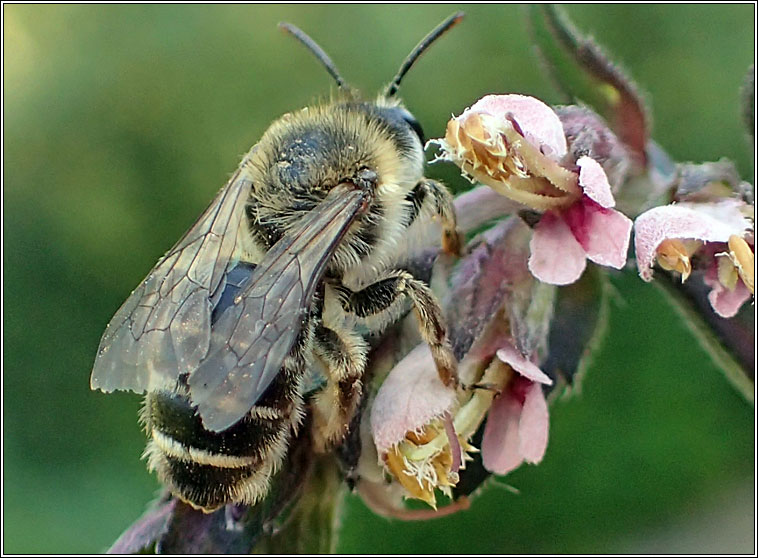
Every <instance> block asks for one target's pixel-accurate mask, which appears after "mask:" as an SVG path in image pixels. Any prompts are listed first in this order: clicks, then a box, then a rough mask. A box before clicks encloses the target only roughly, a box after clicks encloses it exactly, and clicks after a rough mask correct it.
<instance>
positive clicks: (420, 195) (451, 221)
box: [405, 178, 463, 256]
mask: <svg viewBox="0 0 758 558" xmlns="http://www.w3.org/2000/svg"><path fill="white" fill-rule="evenodd" d="M406 201H408V202H409V205H408V212H407V214H406V219H405V226H406V227H410V226H411V225H412V224H413V223H414V222H416V220H417V219H418V217H419V216H420V215H424V216H429V217H432V218H434V217H436V218H438V219H440V221H441V222H442V249H443V250H444V251H445V252H447V253H448V254H453V255H456V256H458V255H460V253H461V248H462V246H463V239H462V235H461V234H460V232H459V231H458V227H457V225H456V218H455V207H454V206H453V195H452V194H451V193H450V191H449V190H448V189H447V188H445V186H444V185H443V184H441V183H439V182H437V181H435V180H430V179H429V178H424V179H422V180H420V181H419V182H418V184H416V186H415V187H414V188H413V190H411V191H410V192H409V193H408V196H407V197H406Z"/></svg>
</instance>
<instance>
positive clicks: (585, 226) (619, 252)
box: [563, 198, 632, 269]
mask: <svg viewBox="0 0 758 558" xmlns="http://www.w3.org/2000/svg"><path fill="white" fill-rule="evenodd" d="M563 217H564V219H565V220H566V223H568V226H569V227H570V229H571V232H572V233H573V234H574V237H575V238H576V239H577V241H579V244H581V246H582V248H583V249H584V251H585V252H586V254H587V258H589V259H590V260H592V261H593V262H595V263H596V264H599V265H607V266H610V267H613V268H616V269H621V268H622V267H624V265H625V264H626V255H627V251H628V250H629V238H630V235H631V232H632V220H631V219H629V218H628V217H627V216H626V215H624V214H623V213H620V212H618V211H616V210H615V209H607V208H605V207H601V206H600V205H599V204H597V203H595V202H594V201H592V200H590V199H587V198H585V199H583V200H582V201H581V202H579V203H575V204H574V205H572V206H571V207H569V208H568V209H566V210H565V211H564V212H563Z"/></svg>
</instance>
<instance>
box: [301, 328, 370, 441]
mask: <svg viewBox="0 0 758 558" xmlns="http://www.w3.org/2000/svg"><path fill="white" fill-rule="evenodd" d="M367 352H368V346H367V345H366V342H365V341H364V340H363V338H362V337H361V336H360V335H358V334H357V333H355V332H353V331H351V330H349V329H346V328H340V327H336V326H332V327H326V326H323V325H320V326H318V327H317V328H316V331H315V335H314V338H313V353H314V355H315V356H316V357H317V358H318V359H319V360H321V362H322V363H323V365H324V367H325V368H326V370H327V383H326V386H325V387H324V388H323V389H322V390H321V391H320V392H319V393H318V394H317V395H316V396H315V398H314V402H313V411H314V413H313V415H314V416H313V437H314V446H315V448H316V450H317V451H326V450H328V449H330V448H332V447H334V446H335V445H337V444H339V443H340V442H342V440H343V438H344V437H345V434H347V431H348V428H349V425H350V421H351V420H352V418H353V415H354V414H355V411H356V409H357V408H358V404H359V403H360V399H361V394H362V393H363V385H362V382H361V378H362V376H363V371H364V369H365V368H366V354H367Z"/></svg>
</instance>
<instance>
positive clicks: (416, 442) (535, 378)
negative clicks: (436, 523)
mask: <svg viewBox="0 0 758 558" xmlns="http://www.w3.org/2000/svg"><path fill="white" fill-rule="evenodd" d="M496 337H500V336H499V334H496ZM498 346H500V347H501V348H500V349H499V350H498V351H497V357H496V358H493V357H494V354H493V352H494V350H493V349H487V348H486V347H480V349H479V350H476V351H472V352H471V353H469V355H468V356H467V358H466V359H464V361H463V363H462V366H464V368H466V369H468V372H473V369H474V368H478V369H479V370H480V372H479V375H480V376H478V380H477V384H478V385H479V386H480V387H479V388H476V389H471V390H467V391H466V392H464V393H460V392H459V393H456V391H455V390H453V389H450V388H447V387H445V386H444V385H443V384H442V382H440V380H439V377H438V375H437V373H436V371H435V366H434V360H433V359H432V356H431V352H430V351H429V348H428V347H427V346H426V345H419V346H418V347H416V348H415V349H414V350H413V351H411V352H410V353H409V354H408V355H407V356H406V357H405V358H404V359H403V360H401V361H400V362H399V363H398V364H397V365H396V366H395V367H394V368H393V369H392V371H391V372H390V374H389V375H388V376H387V378H386V379H385V381H384V383H383V384H382V386H381V388H380V389H379V391H378V393H377V395H376V398H375V399H374V401H373V404H372V407H371V414H370V417H371V418H370V422H371V433H372V435H373V439H374V443H375V445H376V449H377V453H378V454H379V457H380V461H381V462H382V463H383V466H384V469H385V471H386V472H388V473H389V474H390V475H391V476H392V477H393V478H394V479H395V480H396V481H397V482H398V484H399V485H400V486H401V487H402V488H403V490H404V494H405V496H406V497H410V498H417V499H420V500H424V501H425V502H427V503H429V505H431V506H435V505H436V497H435V494H434V493H435V490H436V489H440V490H442V491H443V492H445V493H448V494H449V493H450V489H451V487H452V486H454V485H455V484H456V483H457V482H458V471H459V470H461V469H465V467H466V461H467V460H468V459H469V457H468V453H469V452H472V451H476V450H475V448H474V447H473V446H471V445H470V443H469V440H470V439H471V437H472V436H473V435H474V434H475V433H476V432H477V430H478V429H479V427H480V426H481V424H482V423H483V421H484V419H485V417H486V416H488V417H489V418H487V424H486V426H485V430H484V440H483V442H482V456H483V459H484V465H485V467H486V468H487V469H488V470H490V471H492V472H494V473H498V474H506V473H508V472H509V471H512V470H513V469H515V468H516V467H518V466H519V465H520V464H521V463H522V462H524V461H526V462H528V463H538V462H539V461H540V460H541V459H542V456H543V455H544V453H545V449H546V447H547V436H548V410H547V403H546V401H545V397H544V395H543V393H542V385H543V384H547V385H550V384H552V380H551V379H550V378H549V377H548V376H546V375H545V374H544V373H543V372H542V371H541V370H540V369H539V368H538V367H537V366H536V365H535V364H533V363H532V362H530V361H529V360H528V359H527V358H525V357H524V356H523V355H521V353H519V351H518V350H517V349H516V348H515V346H514V345H513V343H512V340H511V339H510V337H508V338H507V340H506V338H505V337H500V341H499V345H498ZM485 353H486V354H489V355H490V356H489V359H492V360H491V361H490V360H489V359H488V358H486V357H485V356H484V355H485ZM488 362H489V365H487V363H488ZM476 363H480V365H484V366H485V367H486V370H485V371H484V373H483V374H482V373H481V366H478V365H477V364H476ZM496 394H499V395H496Z"/></svg>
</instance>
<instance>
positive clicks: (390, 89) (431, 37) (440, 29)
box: [384, 12, 466, 97]
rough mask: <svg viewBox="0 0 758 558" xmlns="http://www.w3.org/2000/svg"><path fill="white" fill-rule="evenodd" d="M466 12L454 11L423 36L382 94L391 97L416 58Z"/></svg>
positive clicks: (458, 21)
mask: <svg viewBox="0 0 758 558" xmlns="http://www.w3.org/2000/svg"><path fill="white" fill-rule="evenodd" d="M465 15H466V14H465V13H463V12H456V13H454V14H453V15H451V16H450V17H448V18H447V19H446V20H445V21H443V22H442V23H440V24H439V25H438V26H437V27H435V28H434V29H433V30H432V32H431V33H429V34H428V35H427V36H426V37H424V38H423V39H422V40H421V42H420V43H419V44H417V45H416V48H414V49H413V50H412V51H411V53H410V54H409V55H408V56H407V57H406V58H405V60H404V61H403V64H402V65H401V66H400V69H399V70H398V71H397V75H396V76H395V78H394V79H393V80H392V81H391V82H390V84H389V85H388V86H387V89H386V90H385V93H384V95H385V96H386V97H393V96H394V95H395V94H396V93H397V90H398V88H399V87H400V81H401V80H402V79H403V77H404V76H405V74H406V73H408V70H410V69H411V66H413V63H414V62H416V60H418V58H419V57H420V56H421V55H422V54H424V52H425V51H426V49H428V48H429V47H430V46H431V44H432V43H433V42H434V41H436V40H437V39H439V38H440V37H441V36H442V35H443V34H444V33H445V32H446V31H448V30H450V29H451V28H453V27H454V26H455V25H457V24H458V23H460V21H461V20H462V19H463V17H464V16H465Z"/></svg>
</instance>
